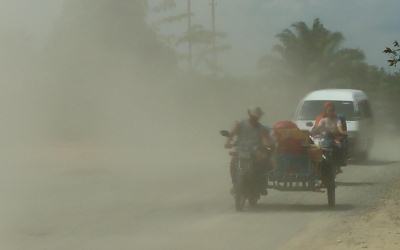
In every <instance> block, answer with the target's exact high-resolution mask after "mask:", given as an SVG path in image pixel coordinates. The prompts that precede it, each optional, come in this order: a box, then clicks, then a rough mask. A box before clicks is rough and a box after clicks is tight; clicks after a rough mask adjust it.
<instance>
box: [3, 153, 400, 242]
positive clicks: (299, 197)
mask: <svg viewBox="0 0 400 250" xmlns="http://www.w3.org/2000/svg"><path fill="white" fill-rule="evenodd" d="M9 151H10V152H7V151H4V152H3V156H4V157H3V159H8V160H4V161H3V164H2V167H1V170H0V171H1V172H0V179H1V180H0V200H1V204H2V205H1V206H0V216H1V223H0V248H1V249H7V250H14V249H15V250H26V249H29V250H110V249H115V250H128V249H129V250H132V249H133V250H178V249H185V250H186V249H190V250H203V249H218V250H224V249H226V250H228V249H229V250H236V249H237V250H242V249H252V250H259V249H260V250H261V249H262V250H265V249H296V244H297V243H299V242H302V244H304V241H301V240H299V239H307V237H306V236H304V234H306V235H308V236H309V235H318V234H319V232H321V233H322V232H324V234H325V236H326V235H327V234H326V233H327V232H328V233H329V232H335V233H336V234H338V233H340V232H337V231H338V230H340V229H339V228H338V229H335V228H332V225H334V224H335V223H338V222H343V223H346V222H345V221H347V219H348V221H349V222H351V218H353V217H354V216H358V215H360V214H363V213H365V212H366V211H368V210H370V209H371V208H373V207H376V206H379V204H380V203H382V197H384V196H385V194H386V193H387V190H388V188H389V187H391V184H390V183H393V182H394V181H395V180H397V179H398V178H400V163H398V162H397V161H396V159H395V158H396V157H395V155H394V156H393V154H391V157H389V156H385V155H384V154H375V156H373V158H372V160H371V161H369V162H367V163H366V164H361V165H350V166H348V167H347V168H345V169H344V174H342V175H341V176H339V178H338V189H337V207H336V209H335V210H329V209H328V208H327V199H326V194H321V193H283V192H277V191H270V194H269V195H268V196H267V197H265V198H263V199H262V200H261V202H260V205H259V206H258V208H256V209H253V210H246V211H245V212H242V213H237V212H235V211H234V207H233V199H232V197H231V196H230V195H229V189H230V183H229V178H228V168H227V161H228V159H227V156H226V154H225V153H224V151H223V150H216V151H215V152H214V153H212V154H209V153H207V154H206V153H202V152H201V151H200V149H199V151H198V152H197V153H198V154H200V155H202V154H204V155H202V156H203V157H202V159H203V160H196V161H186V160H182V161H178V160H176V161H173V159H174V158H179V157H178V155H172V156H171V155H169V156H168V157H169V158H168V157H167V156H164V157H165V159H170V160H169V161H168V162H166V161H161V160H160V159H159V156H158V157H156V156H157V155H158V154H154V155H153V156H149V155H148V154H147V155H146V156H145V157H139V156H138V157H132V154H133V153H132V152H134V149H126V148H125V149H113V150H110V149H93V148H91V147H87V148H79V149H77V147H75V146H73V147H58V148H57V147H54V148H52V149H43V148H36V149H35V150H25V151H23V150H22V151H21V150H20V151H12V150H9ZM386 151H387V150H386ZM392 151H393V152H395V151H396V148H393V149H392ZM111 152H112V153H111ZM207 152H208V151H207ZM378 156H379V157H378ZM139 158H140V161H139V160H138V159H139ZM146 159H147V160H146ZM156 162H163V164H156ZM335 237H336V236H335ZM337 240H338V239H337V238H334V239H332V241H333V242H336V241H337ZM309 241H310V242H309V243H310V244H312V241H313V240H312V239H310V240H309ZM299 244H300V243H299ZM299 249H300V248H299Z"/></svg>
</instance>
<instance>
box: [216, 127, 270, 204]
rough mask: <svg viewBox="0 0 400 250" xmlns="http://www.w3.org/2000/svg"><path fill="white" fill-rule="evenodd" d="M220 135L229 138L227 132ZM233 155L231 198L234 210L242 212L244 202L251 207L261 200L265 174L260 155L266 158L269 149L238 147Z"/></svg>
mask: <svg viewBox="0 0 400 250" xmlns="http://www.w3.org/2000/svg"><path fill="white" fill-rule="evenodd" d="M220 134H221V135H222V136H224V137H228V136H229V132H228V131H225V130H223V131H221V132H220ZM236 149H237V150H236V151H235V152H234V153H233V154H234V155H233V157H234V160H235V165H234V168H235V169H234V176H233V196H234V201H235V208H236V210H237V211H242V210H243V208H244V206H245V204H246V201H248V203H249V205H250V206H251V207H254V206H256V205H257V202H258V201H259V199H260V198H261V190H262V189H263V188H264V189H265V188H266V187H265V186H266V185H263V183H264V181H263V180H262V179H261V178H264V179H265V180H266V173H265V171H263V166H260V165H262V164H259V161H258V159H259V158H260V155H263V156H264V157H268V155H269V153H270V151H271V149H269V148H266V147H262V146H256V147H238V145H236Z"/></svg>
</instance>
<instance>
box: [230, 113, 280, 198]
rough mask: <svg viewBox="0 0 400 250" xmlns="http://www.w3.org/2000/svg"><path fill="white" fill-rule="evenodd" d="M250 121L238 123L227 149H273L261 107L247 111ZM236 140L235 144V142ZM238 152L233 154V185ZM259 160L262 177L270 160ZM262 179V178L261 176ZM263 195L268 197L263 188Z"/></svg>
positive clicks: (231, 168) (231, 171) (232, 132)
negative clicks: (262, 121) (262, 119)
mask: <svg viewBox="0 0 400 250" xmlns="http://www.w3.org/2000/svg"><path fill="white" fill-rule="evenodd" d="M247 114H248V119H245V120H242V121H240V122H237V123H236V124H235V126H234V127H233V129H232V130H231V131H230V133H229V136H228V138H227V141H226V143H225V148H226V149H232V148H234V147H235V150H236V152H238V151H240V150H241V148H254V147H258V146H265V147H272V146H273V141H272V138H271V136H270V132H269V129H268V128H266V127H265V126H263V125H262V124H261V123H260V119H261V117H262V116H263V114H264V112H263V111H262V109H261V108H260V107H255V108H249V109H248V110H247ZM235 139H236V141H235V143H234V144H233V141H234V140H235ZM236 152H231V156H232V159H231V164H230V174H231V178H232V183H234V179H235V175H236V166H237V163H238V156H237V153H236ZM258 158H259V159H257V160H258V161H259V162H260V163H261V165H262V167H261V168H263V171H261V173H260V174H261V175H262V174H263V173H265V169H266V167H267V166H265V165H268V161H269V160H268V159H266V158H264V159H262V158H263V157H262V156H261V157H258ZM261 177H262V176H261ZM232 190H233V189H232ZM261 194H264V195H266V194H267V191H266V189H265V188H262V190H261Z"/></svg>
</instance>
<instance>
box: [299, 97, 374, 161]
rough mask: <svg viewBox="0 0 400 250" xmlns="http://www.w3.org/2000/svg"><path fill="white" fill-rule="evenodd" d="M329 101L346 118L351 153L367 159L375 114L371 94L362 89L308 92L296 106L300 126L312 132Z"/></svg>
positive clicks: (353, 155)
mask: <svg viewBox="0 0 400 250" xmlns="http://www.w3.org/2000/svg"><path fill="white" fill-rule="evenodd" d="M328 101H329V102H332V103H333V104H334V105H335V108H336V112H337V114H340V115H342V116H344V117H345V118H346V120H347V131H348V133H349V137H348V141H349V153H350V156H351V157H356V156H357V157H360V158H362V159H366V158H367V157H368V154H369V150H370V148H371V146H372V143H373V115H372V111H371V106H370V103H369V101H368V97H367V95H366V94H365V93H364V92H363V91H361V90H353V89H325V90H318V91H314V92H311V93H309V94H308V95H307V96H306V97H305V98H304V99H303V100H302V101H301V102H300V103H299V105H298V107H297V110H296V114H295V122H296V124H297V126H298V127H299V128H300V129H301V130H308V131H310V130H311V128H312V127H313V126H314V122H315V118H316V117H317V116H318V115H319V114H320V113H321V112H322V111H323V106H324V103H325V102H328Z"/></svg>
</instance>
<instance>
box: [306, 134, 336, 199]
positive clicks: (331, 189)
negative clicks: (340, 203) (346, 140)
mask: <svg viewBox="0 0 400 250" xmlns="http://www.w3.org/2000/svg"><path fill="white" fill-rule="evenodd" d="M312 141H313V143H314V144H315V145H316V146H317V147H319V148H320V149H321V150H322V161H321V163H320V166H321V167H320V169H321V180H322V184H323V185H324V186H325V187H326V189H327V195H328V205H329V206H330V207H334V206H335V204H336V198H335V197H336V194H335V192H336V181H335V179H336V175H337V174H338V169H339V167H340V166H339V163H338V162H339V161H338V147H337V145H336V142H335V137H334V135H333V134H331V133H327V132H324V133H322V134H321V135H320V136H315V137H312Z"/></svg>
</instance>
